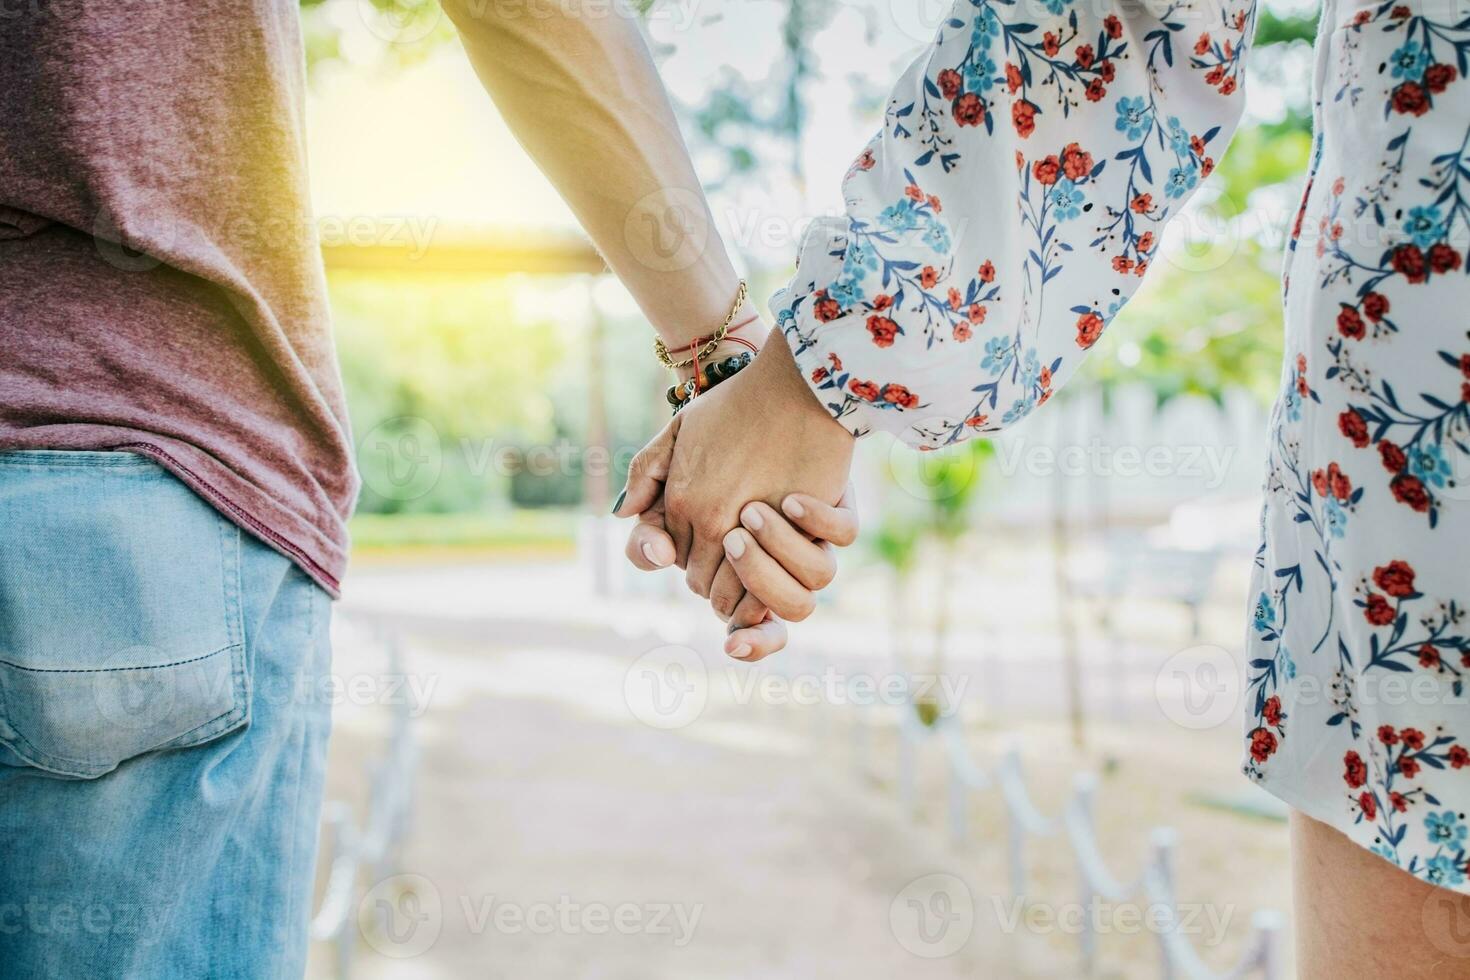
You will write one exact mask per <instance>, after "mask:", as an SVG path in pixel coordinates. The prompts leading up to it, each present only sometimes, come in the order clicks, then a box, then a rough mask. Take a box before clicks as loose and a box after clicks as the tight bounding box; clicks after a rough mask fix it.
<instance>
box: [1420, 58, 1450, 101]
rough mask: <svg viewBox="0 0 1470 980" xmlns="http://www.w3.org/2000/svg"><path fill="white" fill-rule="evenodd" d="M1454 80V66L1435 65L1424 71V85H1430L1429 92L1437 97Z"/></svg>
mask: <svg viewBox="0 0 1470 980" xmlns="http://www.w3.org/2000/svg"><path fill="white" fill-rule="evenodd" d="M1454 80H1455V68H1454V66H1453V65H1440V64H1435V65H1430V66H1429V67H1428V68H1426V69H1424V84H1425V85H1428V86H1429V91H1431V92H1433V93H1434V94H1435V95H1438V94H1439V93H1441V92H1443V91H1444V90H1445V89H1446V88H1448V87H1449V84H1450V82H1453V81H1454Z"/></svg>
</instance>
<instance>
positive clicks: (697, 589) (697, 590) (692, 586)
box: [684, 569, 709, 599]
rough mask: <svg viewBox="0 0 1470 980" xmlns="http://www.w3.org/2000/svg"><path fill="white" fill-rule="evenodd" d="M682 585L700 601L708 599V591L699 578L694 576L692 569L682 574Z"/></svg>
mask: <svg viewBox="0 0 1470 980" xmlns="http://www.w3.org/2000/svg"><path fill="white" fill-rule="evenodd" d="M684 584H685V585H688V586H689V591H690V592H693V593H694V594H695V595H697V596H699V597H700V598H701V599H708V598H709V589H708V588H706V587H705V584H704V582H703V581H702V580H701V579H700V577H699V576H698V575H695V574H694V570H693V569H689V570H688V571H686V572H685V573H684Z"/></svg>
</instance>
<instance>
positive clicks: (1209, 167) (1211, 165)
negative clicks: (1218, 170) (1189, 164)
mask: <svg viewBox="0 0 1470 980" xmlns="http://www.w3.org/2000/svg"><path fill="white" fill-rule="evenodd" d="M1214 172H1215V158H1214V157H1205V158H1204V159H1203V160H1201V161H1200V162H1199V173H1200V176H1201V177H1208V176H1209V175H1210V174H1212V173H1214Z"/></svg>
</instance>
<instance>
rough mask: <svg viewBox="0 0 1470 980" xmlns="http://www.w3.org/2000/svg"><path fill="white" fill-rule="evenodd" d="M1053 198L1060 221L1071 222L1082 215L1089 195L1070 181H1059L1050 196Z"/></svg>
mask: <svg viewBox="0 0 1470 980" xmlns="http://www.w3.org/2000/svg"><path fill="white" fill-rule="evenodd" d="M1048 197H1050V198H1051V204H1052V207H1054V208H1056V209H1057V220H1058V221H1071V220H1072V219H1073V218H1076V217H1077V216H1078V215H1080V214H1081V213H1082V205H1083V204H1085V203H1087V195H1085V194H1083V193H1082V189H1081V188H1080V187H1078V186H1077V185H1076V184H1074V183H1072V182H1071V181H1070V180H1065V179H1063V180H1059V181H1057V184H1056V186H1055V187H1053V188H1052V189H1051V193H1050V194H1049V195H1048Z"/></svg>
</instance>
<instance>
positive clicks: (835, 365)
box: [827, 354, 842, 371]
mask: <svg viewBox="0 0 1470 980" xmlns="http://www.w3.org/2000/svg"><path fill="white" fill-rule="evenodd" d="M827 360H829V361H831V362H832V370H834V371H841V370H842V358H840V357H838V356H837V355H836V354H828V355H827Z"/></svg>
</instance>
